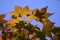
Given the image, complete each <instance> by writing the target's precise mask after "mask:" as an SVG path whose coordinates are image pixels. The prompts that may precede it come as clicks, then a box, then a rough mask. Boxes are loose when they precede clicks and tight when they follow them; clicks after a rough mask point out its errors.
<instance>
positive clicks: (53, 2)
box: [0, 0, 60, 26]
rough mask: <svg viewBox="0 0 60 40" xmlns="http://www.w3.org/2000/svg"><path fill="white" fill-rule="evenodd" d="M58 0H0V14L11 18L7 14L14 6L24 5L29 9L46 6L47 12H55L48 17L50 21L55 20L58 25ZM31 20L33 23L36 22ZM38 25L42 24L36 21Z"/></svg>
mask: <svg viewBox="0 0 60 40" xmlns="http://www.w3.org/2000/svg"><path fill="white" fill-rule="evenodd" d="M59 4H60V1H59V0H0V14H6V18H5V19H6V20H9V19H10V18H11V15H10V14H9V12H10V11H13V10H14V6H21V7H24V6H26V5H28V6H29V8H30V9H35V8H38V9H40V8H43V7H45V6H48V10H47V12H51V13H55V14H54V15H52V16H51V17H50V18H49V19H50V20H51V21H52V22H55V23H56V24H55V25H56V26H60V5H59ZM34 22H35V21H33V22H32V24H33V25H35V24H36V23H37V22H35V24H34ZM37 24H38V25H39V26H40V25H42V24H41V23H39V22H38V23H37Z"/></svg>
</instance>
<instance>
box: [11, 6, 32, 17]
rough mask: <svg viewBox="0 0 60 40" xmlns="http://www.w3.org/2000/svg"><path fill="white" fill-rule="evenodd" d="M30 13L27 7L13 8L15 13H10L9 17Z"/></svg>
mask: <svg viewBox="0 0 60 40" xmlns="http://www.w3.org/2000/svg"><path fill="white" fill-rule="evenodd" d="M31 13H32V10H29V8H28V6H25V7H24V8H22V7H19V6H15V11H13V12H10V14H11V15H15V16H16V17H19V16H24V15H30V14H31Z"/></svg>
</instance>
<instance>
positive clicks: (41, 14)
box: [27, 6, 52, 22]
mask: <svg viewBox="0 0 60 40" xmlns="http://www.w3.org/2000/svg"><path fill="white" fill-rule="evenodd" d="M46 11H47V6H46V7H44V8H42V9H40V10H38V9H35V10H33V13H32V15H31V16H28V17H27V20H31V19H35V20H36V21H40V22H41V21H43V20H41V19H43V18H48V17H49V16H51V15H52V13H47V12H46Z"/></svg>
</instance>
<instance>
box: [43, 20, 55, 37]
mask: <svg viewBox="0 0 60 40" xmlns="http://www.w3.org/2000/svg"><path fill="white" fill-rule="evenodd" d="M54 24H55V23H54V22H49V21H48V22H43V32H44V33H45V34H46V35H47V36H49V37H52V35H51V31H52V27H53V25H54Z"/></svg>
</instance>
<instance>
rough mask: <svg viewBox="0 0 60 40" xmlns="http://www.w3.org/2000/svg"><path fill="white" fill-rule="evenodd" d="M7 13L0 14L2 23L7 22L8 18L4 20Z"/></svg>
mask: <svg viewBox="0 0 60 40" xmlns="http://www.w3.org/2000/svg"><path fill="white" fill-rule="evenodd" d="M5 16H6V14H1V15H0V23H5V22H7V21H6V20H4V19H3V18H5Z"/></svg>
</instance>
